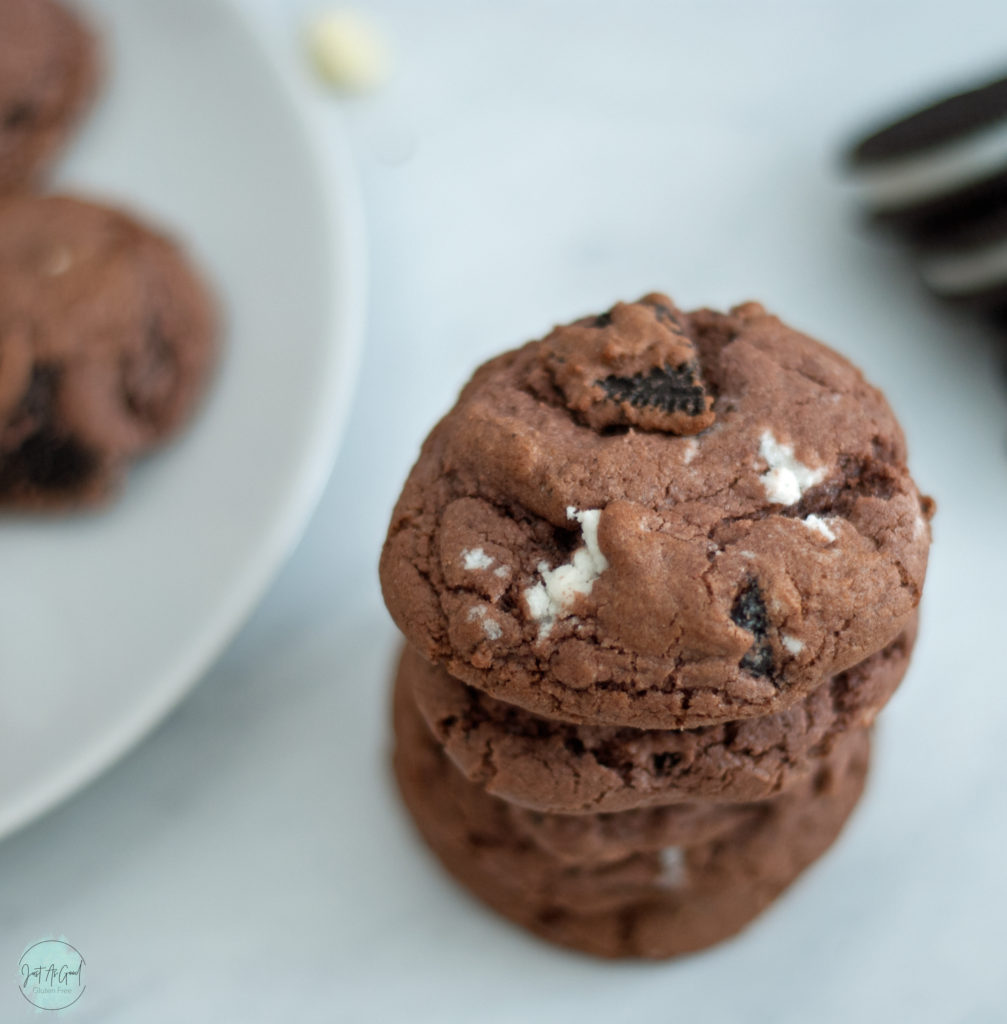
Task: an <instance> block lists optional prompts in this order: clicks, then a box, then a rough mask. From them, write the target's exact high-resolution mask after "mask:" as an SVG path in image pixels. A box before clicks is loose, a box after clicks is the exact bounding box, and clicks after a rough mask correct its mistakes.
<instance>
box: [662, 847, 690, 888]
mask: <svg viewBox="0 0 1007 1024" xmlns="http://www.w3.org/2000/svg"><path fill="white" fill-rule="evenodd" d="M658 857H660V860H661V873H660V874H659V875H658V876H657V884H658V885H660V886H661V887H662V888H665V889H678V888H680V887H681V886H683V885H685V883H686V881H687V880H688V874H687V872H686V870H685V851H684V850H683V849H682V847H681V846H666V847H665V848H664V849H663V850H661V852H660V853H659V854H658Z"/></svg>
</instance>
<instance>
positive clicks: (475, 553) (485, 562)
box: [462, 548, 494, 572]
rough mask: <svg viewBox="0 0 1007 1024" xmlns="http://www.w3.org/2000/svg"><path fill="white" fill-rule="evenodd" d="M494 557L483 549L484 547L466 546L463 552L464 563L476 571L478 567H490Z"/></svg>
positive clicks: (469, 569)
mask: <svg viewBox="0 0 1007 1024" xmlns="http://www.w3.org/2000/svg"><path fill="white" fill-rule="evenodd" d="M493 562H494V559H493V558H491V557H490V556H489V555H487V554H486V552H485V551H483V549H482V548H466V549H465V550H464V551H463V552H462V565H463V566H464V567H465V568H466V569H467V570H468V571H469V572H475V571H476V570H478V569H488V568H489V567H490V566H491V565H492V564H493Z"/></svg>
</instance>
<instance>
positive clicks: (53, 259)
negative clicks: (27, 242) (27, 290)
mask: <svg viewBox="0 0 1007 1024" xmlns="http://www.w3.org/2000/svg"><path fill="white" fill-rule="evenodd" d="M72 262H73V257H72V256H71V255H70V250H69V249H67V247H66V246H65V245H60V246H58V247H57V248H55V249H53V251H52V252H51V253H50V254H49V258H48V259H47V260H46V262H45V266H43V268H42V272H43V273H44V274H45V275H46V276H47V277H59V275H60V274H65V273H66V272H67V271H68V270H69V269H70V264H71V263H72Z"/></svg>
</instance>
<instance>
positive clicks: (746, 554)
mask: <svg viewBox="0 0 1007 1024" xmlns="http://www.w3.org/2000/svg"><path fill="white" fill-rule="evenodd" d="M740 554H741V557H742V558H755V552H754V551H747V550H746V551H742V552H740Z"/></svg>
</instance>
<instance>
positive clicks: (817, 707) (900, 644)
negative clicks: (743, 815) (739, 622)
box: [398, 618, 916, 814]
mask: <svg viewBox="0 0 1007 1024" xmlns="http://www.w3.org/2000/svg"><path fill="white" fill-rule="evenodd" d="M915 627H916V623H915V618H914V619H913V621H912V622H911V623H910V627H909V629H908V630H907V631H906V632H904V633H903V634H902V635H901V636H900V637H899V638H898V639H897V640H895V641H894V642H893V643H891V644H889V645H888V646H887V647H886V648H884V649H883V650H881V651H879V652H878V653H877V654H873V655H871V657H870V658H868V659H867V660H866V661H863V662H861V663H860V664H858V665H855V666H853V667H852V668H849V669H847V670H846V671H844V672H841V673H839V675H837V676H834V677H833V678H832V679H830V680H829V681H828V682H826V683H824V684H823V685H822V686H820V687H819V688H818V689H816V690H814V691H812V693H810V694H809V695H808V696H807V697H805V698H804V700H802V701H801V702H800V703H798V704H796V705H794V706H793V707H791V708H788V709H787V710H785V711H779V712H776V713H775V714H772V715H767V716H765V717H762V718H748V719H744V720H742V721H739V722H729V723H725V724H722V725H710V726H702V727H699V728H695V729H684V730H667V729H665V730H660V729H649V730H640V729H627V728H613V727H606V726H590V725H571V724H566V723H562V722H556V721H552V720H549V719H544V718H539V717H537V716H535V715H533V714H531V713H529V712H527V711H525V710H523V709H522V708H519V707H516V706H514V705H510V704H505V703H503V702H501V701H498V700H495V699H494V698H492V697H490V696H488V695H486V694H484V693H482V692H481V691H479V690H477V689H474V688H473V687H470V686H466V685H465V684H464V683H461V682H458V681H457V680H455V679H452V678H451V677H450V676H449V675H448V674H447V673H446V672H445V671H444V670H443V669H442V668H440V667H438V666H435V665H431V664H429V663H428V662H426V661H424V660H423V659H422V658H421V657H420V656H419V655H418V654H417V653H416V652H415V651H413V650H412V649H407V650H405V651H404V652H403V654H402V659H401V661H400V665H399V673H398V685H399V686H403V687H406V688H408V689H410V690H411V692H412V693H413V695H414V698H415V700H416V704H417V707H418V708H419V710H420V713H421V714H422V715H423V717H424V719H425V720H426V722H427V725H428V726H429V728H430V729H431V731H432V732H433V734H434V736H435V737H436V739H437V740H438V742H439V743H441V744H442V745H443V747H444V749H445V751H446V753H447V754H448V756H449V757H450V758H451V759H452V760H453V761H454V763H455V765H456V766H457V767H458V769H459V770H460V771H461V772H462V773H463V774H464V775H465V776H466V778H468V779H469V780H470V781H472V782H474V783H476V784H477V785H479V786H480V787H482V788H483V789H485V790H486V791H487V792H488V793H492V794H494V795H495V796H499V797H501V798H503V799H505V800H509V801H513V802H514V803H516V804H519V805H521V806H523V807H528V808H532V809H534V810H537V811H543V812H559V813H562V814H588V813H591V814H594V813H596V812H600V811H625V810H627V809H629V808H640V807H652V806H659V805H666V804H674V803H676V802H680V801H696V800H702V801H713V802H715V803H719V804H721V805H723V804H724V802H727V801H751V800H762V799H765V798H767V797H770V796H773V795H775V794H777V793H779V792H781V791H783V790H785V789H787V788H789V787H792V786H793V785H794V784H795V782H797V781H798V780H800V779H802V778H806V777H807V776H808V775H810V774H811V773H812V772H813V771H814V770H815V768H816V767H817V766H819V765H820V764H821V762H822V759H823V758H824V757H826V756H827V755H828V754H829V753H830V752H831V750H832V749H833V747H834V746H835V743H836V742H837V740H838V738H839V737H841V736H842V735H843V734H844V733H846V732H848V731H850V730H853V729H861V728H864V727H865V726H868V725H870V724H871V723H872V722H873V721H874V718H875V716H876V715H877V713H878V712H879V711H880V710H881V709H882V707H884V705H885V703H886V702H887V701H888V699H889V697H890V696H891V695H892V694H893V693H894V692H895V689H896V687H897V686H898V685H899V683H900V682H901V680H902V677H903V675H904V674H905V671H906V668H907V667H908V664H909V657H910V654H911V652H912V646H913V642H914V640H915Z"/></svg>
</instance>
